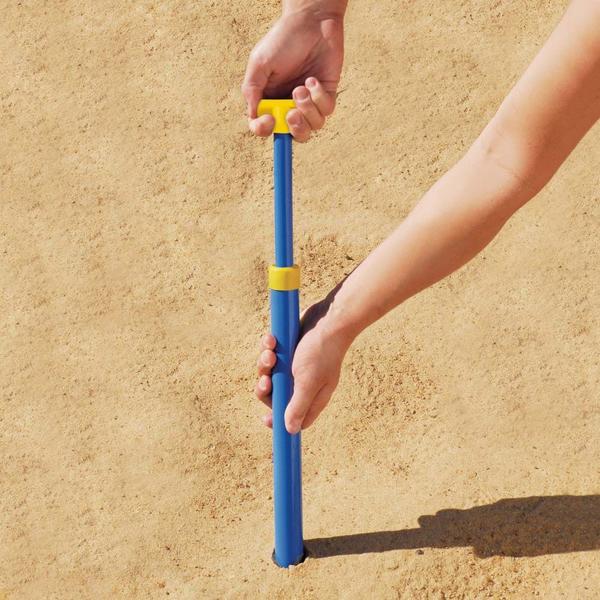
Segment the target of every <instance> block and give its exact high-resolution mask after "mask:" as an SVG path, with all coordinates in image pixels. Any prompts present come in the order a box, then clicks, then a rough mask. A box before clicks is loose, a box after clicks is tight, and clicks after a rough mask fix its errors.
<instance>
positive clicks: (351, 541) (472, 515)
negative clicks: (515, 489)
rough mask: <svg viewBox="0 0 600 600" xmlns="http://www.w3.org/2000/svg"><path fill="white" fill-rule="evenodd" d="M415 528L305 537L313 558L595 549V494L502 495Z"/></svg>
mask: <svg viewBox="0 0 600 600" xmlns="http://www.w3.org/2000/svg"><path fill="white" fill-rule="evenodd" d="M418 523H419V527H418V528H417V529H400V530H397V531H374V532H371V533H357V534H353V535H342V536H336V537H330V538H315V539H312V540H306V548H307V550H308V553H309V555H310V556H311V557H312V558H324V557H327V556H339V555H344V554H363V553H366V552H387V551H388V550H406V549H411V548H412V549H417V548H456V547H460V546H472V547H473V550H474V552H475V555H476V556H478V557H480V558H485V557H490V556H542V555H545V554H561V553H564V552H581V551H584V550H599V549H600V496H599V495H593V496H533V497H531V498H507V499H505V500H500V501H498V502H495V503H494V504H487V505H484V506H475V507H473V508H468V509H466V510H458V509H445V510H441V511H439V512H438V513H436V514H435V515H433V516H432V515H424V516H421V517H419V519H418Z"/></svg>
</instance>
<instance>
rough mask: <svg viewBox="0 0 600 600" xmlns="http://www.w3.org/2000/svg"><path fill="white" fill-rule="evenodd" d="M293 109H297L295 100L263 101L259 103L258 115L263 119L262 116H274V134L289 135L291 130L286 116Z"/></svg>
mask: <svg viewBox="0 0 600 600" xmlns="http://www.w3.org/2000/svg"><path fill="white" fill-rule="evenodd" d="M292 108H296V103H295V102H294V101H293V100H261V101H260V102H259V103H258V110H257V114H258V116H259V117H262V115H273V117H274V118H275V129H273V133H289V132H290V128H289V127H288V124H287V121H286V120H285V116H286V115H287V114H288V111H289V110H290V109H292Z"/></svg>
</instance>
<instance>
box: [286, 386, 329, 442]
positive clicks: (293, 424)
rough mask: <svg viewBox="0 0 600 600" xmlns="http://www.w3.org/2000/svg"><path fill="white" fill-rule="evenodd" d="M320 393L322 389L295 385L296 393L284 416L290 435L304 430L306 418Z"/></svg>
mask: <svg viewBox="0 0 600 600" xmlns="http://www.w3.org/2000/svg"><path fill="white" fill-rule="evenodd" d="M320 391H321V388H320V387H315V386H312V385H310V384H309V385H305V384H302V383H300V384H298V383H296V384H295V385H294V393H293V394H292V398H291V400H290V403H289V404H288V406H287V408H286V409H285V415H284V420H285V428H286V429H287V430H288V432H289V433H291V434H294V433H298V432H299V431H300V429H302V423H303V422H304V417H305V416H306V413H307V412H308V410H309V409H310V406H311V404H312V403H313V402H314V400H315V398H316V397H317V395H318V393H319V392H320Z"/></svg>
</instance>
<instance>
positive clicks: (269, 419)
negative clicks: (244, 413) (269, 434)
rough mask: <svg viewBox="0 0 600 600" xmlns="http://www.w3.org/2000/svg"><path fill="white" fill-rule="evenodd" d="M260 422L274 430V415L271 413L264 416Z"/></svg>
mask: <svg viewBox="0 0 600 600" xmlns="http://www.w3.org/2000/svg"><path fill="white" fill-rule="evenodd" d="M260 420H261V421H262V422H263V423H264V424H265V425H266V426H267V427H269V428H270V429H273V413H269V414H268V415H264V416H262V417H261V418H260Z"/></svg>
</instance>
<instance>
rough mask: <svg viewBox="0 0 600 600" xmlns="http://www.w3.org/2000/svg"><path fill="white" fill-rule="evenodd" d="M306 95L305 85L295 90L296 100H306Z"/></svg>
mask: <svg viewBox="0 0 600 600" xmlns="http://www.w3.org/2000/svg"><path fill="white" fill-rule="evenodd" d="M308 96H309V94H308V90H307V89H306V88H305V87H301V88H298V89H297V90H296V98H297V99H298V100H306V99H307V98H308Z"/></svg>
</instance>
